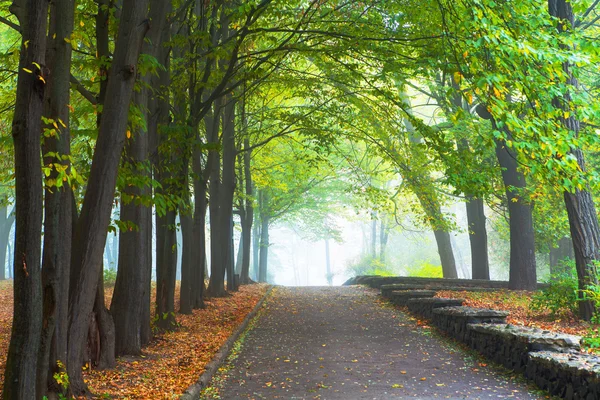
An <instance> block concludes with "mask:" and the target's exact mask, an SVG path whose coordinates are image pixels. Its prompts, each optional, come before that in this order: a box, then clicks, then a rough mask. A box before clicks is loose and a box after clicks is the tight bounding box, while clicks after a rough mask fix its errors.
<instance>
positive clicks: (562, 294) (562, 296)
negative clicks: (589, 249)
mask: <svg viewBox="0 0 600 400" xmlns="http://www.w3.org/2000/svg"><path fill="white" fill-rule="evenodd" d="M561 263H562V268H560V270H561V272H559V273H556V274H553V275H551V276H550V279H549V280H548V285H549V286H548V287H547V288H546V289H543V290H541V291H539V292H537V293H535V294H534V295H533V296H532V298H531V305H530V306H529V309H530V310H531V311H546V310H547V311H550V314H551V315H552V316H556V315H558V314H568V313H572V314H576V313H577V290H578V286H577V273H576V271H575V261H573V260H570V259H567V260H565V261H562V262H561Z"/></svg>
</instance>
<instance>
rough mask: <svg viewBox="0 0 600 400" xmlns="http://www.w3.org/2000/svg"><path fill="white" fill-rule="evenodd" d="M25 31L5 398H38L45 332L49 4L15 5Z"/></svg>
mask: <svg viewBox="0 0 600 400" xmlns="http://www.w3.org/2000/svg"><path fill="white" fill-rule="evenodd" d="M11 11H12V12H13V13H14V14H15V15H16V16H17V18H18V19H19V24H20V26H21V35H22V40H21V54H20V58H19V70H18V71H19V72H18V81H17V97H16V103H15V111H14V116H13V126H12V135H13V140H14V151H15V153H14V154H15V161H14V166H15V203H16V204H15V211H16V212H15V221H16V227H15V250H14V252H15V256H14V265H13V274H14V311H13V315H14V317H13V326H12V332H11V340H10V346H9V349H8V358H7V360H6V373H5V376H4V394H3V395H4V398H5V399H32V398H35V396H36V377H37V357H38V352H39V348H40V336H41V330H42V301H41V298H42V297H41V274H40V259H41V241H40V238H41V235H42V194H43V193H42V166H41V159H40V144H41V143H40V132H41V131H42V125H41V123H42V114H43V110H44V91H45V84H46V78H47V77H48V70H47V67H45V53H46V26H47V12H48V3H47V2H45V1H40V0H27V1H20V2H15V3H13V5H12V7H11Z"/></svg>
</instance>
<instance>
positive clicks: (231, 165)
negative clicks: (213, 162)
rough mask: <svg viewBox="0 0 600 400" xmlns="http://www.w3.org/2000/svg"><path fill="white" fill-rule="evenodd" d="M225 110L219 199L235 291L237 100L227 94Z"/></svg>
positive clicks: (231, 284)
mask: <svg viewBox="0 0 600 400" xmlns="http://www.w3.org/2000/svg"><path fill="white" fill-rule="evenodd" d="M224 101H225V107H224V108H225V111H224V112H223V179H222V184H221V186H220V188H219V201H220V203H221V205H220V212H221V215H220V217H221V219H222V226H223V228H224V229H223V237H222V244H221V245H222V246H223V250H224V251H223V261H224V262H225V263H226V271H227V290H229V291H235V290H237V288H236V282H235V279H234V275H235V272H234V265H233V194H234V192H235V101H234V99H233V97H232V96H231V95H227V96H225V99H224Z"/></svg>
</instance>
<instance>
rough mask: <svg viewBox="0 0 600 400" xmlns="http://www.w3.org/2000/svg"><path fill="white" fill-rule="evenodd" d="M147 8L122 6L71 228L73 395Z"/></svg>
mask: <svg viewBox="0 0 600 400" xmlns="http://www.w3.org/2000/svg"><path fill="white" fill-rule="evenodd" d="M147 12H148V0H132V1H131V2H127V3H125V4H124V5H123V9H122V11H121V20H120V22H119V32H118V35H117V41H116V44H115V51H114V56H113V61H112V64H111V69H110V73H109V76H108V82H107V87H106V101H105V104H104V107H103V110H102V120H101V122H100V127H99V132H98V140H97V143H96V150H95V151H94V157H93V160H92V165H91V170H90V177H89V182H90V184H89V185H88V187H87V190H86V192H85V197H84V200H83V205H82V209H81V214H80V216H79V220H78V222H77V227H76V228H75V235H76V237H77V238H78V241H77V244H76V245H75V246H74V247H73V255H72V258H71V261H72V268H73V272H72V273H71V285H70V293H71V294H70V298H69V302H70V305H69V329H68V332H69V343H68V354H67V369H68V374H69V379H70V387H69V388H70V391H71V392H72V393H73V394H74V395H78V396H79V395H86V394H87V393H88V389H87V387H86V385H85V383H84V382H83V378H82V376H81V364H80V363H81V360H82V354H81V351H82V349H83V345H84V341H85V339H86V336H87V325H88V322H89V320H88V317H89V315H90V313H91V311H92V309H93V306H94V300H95V299H94V296H92V295H91V294H94V293H95V292H96V288H97V284H98V276H99V273H100V271H101V267H102V253H103V249H104V244H105V243H106V235H107V229H108V225H109V221H110V214H111V210H112V204H113V196H114V192H115V187H116V181H117V169H118V166H119V160H120V156H121V151H122V149H123V146H124V144H125V138H126V126H127V117H128V110H129V104H130V101H131V98H132V95H133V86H134V83H135V75H136V65H137V61H138V56H139V53H140V51H141V47H142V40H143V38H144V36H145V34H146V31H147V29H148V24H147V18H146V16H147Z"/></svg>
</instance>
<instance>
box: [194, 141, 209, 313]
mask: <svg viewBox="0 0 600 400" xmlns="http://www.w3.org/2000/svg"><path fill="white" fill-rule="evenodd" d="M201 157H202V151H201V149H200V148H199V147H198V146H195V147H194V151H193V155H192V168H193V170H194V176H195V177H194V225H193V228H192V231H193V236H194V239H193V240H194V243H195V246H193V247H192V259H193V260H196V261H195V263H194V266H193V271H192V273H193V276H194V287H193V293H194V308H204V292H205V287H204V281H205V279H206V274H205V265H206V231H205V227H206V189H207V187H206V179H205V178H204V176H203V175H204V174H203V171H202V164H201Z"/></svg>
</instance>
